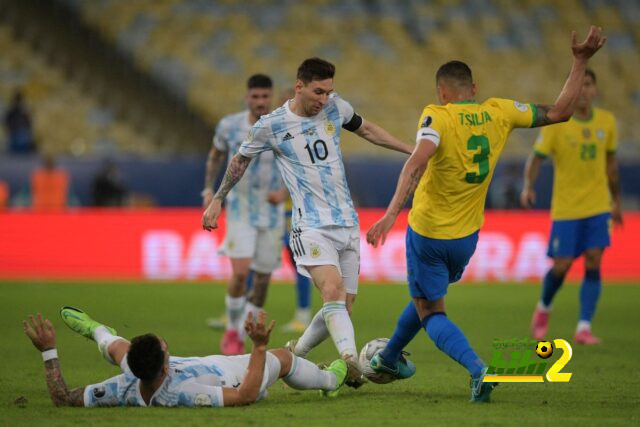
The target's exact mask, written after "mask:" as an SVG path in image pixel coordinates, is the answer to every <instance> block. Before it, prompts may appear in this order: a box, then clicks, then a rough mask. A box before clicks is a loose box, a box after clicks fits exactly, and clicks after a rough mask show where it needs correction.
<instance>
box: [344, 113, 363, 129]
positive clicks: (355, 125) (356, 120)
mask: <svg viewBox="0 0 640 427" xmlns="http://www.w3.org/2000/svg"><path fill="white" fill-rule="evenodd" d="M360 126H362V117H360V116H359V115H357V114H356V113H353V117H351V120H349V123H345V124H343V125H342V127H343V128H344V129H346V130H348V131H349V132H355V131H357V130H358V129H360Z"/></svg>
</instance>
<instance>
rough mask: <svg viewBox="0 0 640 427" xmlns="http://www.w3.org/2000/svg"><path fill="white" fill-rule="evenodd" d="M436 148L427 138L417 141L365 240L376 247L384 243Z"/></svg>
mask: <svg viewBox="0 0 640 427" xmlns="http://www.w3.org/2000/svg"><path fill="white" fill-rule="evenodd" d="M437 148H438V146H437V144H435V143H434V142H433V141H431V140H428V139H422V140H420V141H419V142H418V145H417V146H416V149H415V150H414V151H413V154H411V156H409V159H407V161H406V163H405V164H404V166H403V168H402V172H400V178H398V185H397V187H396V192H395V194H394V195H393V198H392V199H391V203H390V204H389V207H388V208H387V211H386V212H385V214H384V216H383V217H382V218H381V219H380V220H379V221H378V222H376V223H375V224H374V225H373V226H372V227H371V228H370V229H369V231H368V232H367V242H368V243H369V244H371V245H373V246H374V247H377V246H378V243H379V242H381V243H382V244H384V242H385V240H386V238H387V234H388V233H389V230H391V227H393V224H394V223H395V221H396V218H397V217H398V214H400V212H401V211H402V209H403V208H404V206H405V205H406V204H407V202H408V201H409V198H410V197H411V195H412V194H413V193H414V191H415V190H416V188H417V187H418V184H419V183H420V179H421V178H422V175H423V174H424V171H425V170H426V168H427V164H428V162H429V159H430V158H431V157H432V156H433V155H434V154H435V152H436V149H437Z"/></svg>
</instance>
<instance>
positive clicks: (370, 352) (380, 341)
mask: <svg viewBox="0 0 640 427" xmlns="http://www.w3.org/2000/svg"><path fill="white" fill-rule="evenodd" d="M388 342H389V338H376V339H375V340H371V341H369V342H368V343H366V344H365V345H364V347H362V350H361V351H360V359H359V361H360V368H361V369H362V373H363V374H364V376H365V377H366V378H367V379H368V380H369V381H371V382H374V383H377V384H387V383H390V382H392V381H393V380H395V378H394V377H393V375H391V374H386V373H377V372H374V371H373V369H371V366H369V362H370V361H371V359H372V358H373V356H375V355H376V354H378V353H380V352H381V351H382V350H384V348H385V347H386V346H387V343H388Z"/></svg>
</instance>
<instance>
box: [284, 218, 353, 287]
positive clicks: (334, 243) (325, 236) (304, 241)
mask: <svg viewBox="0 0 640 427" xmlns="http://www.w3.org/2000/svg"><path fill="white" fill-rule="evenodd" d="M289 239H290V242H289V245H290V246H291V250H292V251H293V258H294V260H295V261H296V268H297V270H298V272H299V273H300V274H302V275H303V276H307V277H311V275H310V274H309V271H308V270H307V267H310V266H314V265H334V266H335V267H336V268H337V269H338V272H339V273H340V275H341V276H342V282H343V284H344V287H345V289H346V290H347V293H348V294H352V295H355V294H357V293H358V275H359V274H360V227H359V226H357V225H356V226H353V227H337V226H330V227H322V228H294V229H293V230H291V235H290V238H289Z"/></svg>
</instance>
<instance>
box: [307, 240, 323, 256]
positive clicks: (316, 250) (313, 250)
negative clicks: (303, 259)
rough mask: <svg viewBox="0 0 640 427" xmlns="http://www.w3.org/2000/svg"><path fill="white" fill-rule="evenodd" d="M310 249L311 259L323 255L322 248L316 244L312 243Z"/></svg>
mask: <svg viewBox="0 0 640 427" xmlns="http://www.w3.org/2000/svg"><path fill="white" fill-rule="evenodd" d="M309 247H310V248H311V258H318V257H319V256H320V254H321V253H322V252H321V251H320V246H318V245H316V244H315V243H312V244H311V245H310V246H309Z"/></svg>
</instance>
